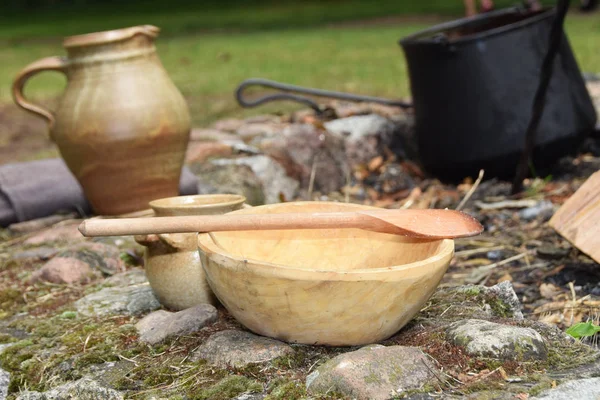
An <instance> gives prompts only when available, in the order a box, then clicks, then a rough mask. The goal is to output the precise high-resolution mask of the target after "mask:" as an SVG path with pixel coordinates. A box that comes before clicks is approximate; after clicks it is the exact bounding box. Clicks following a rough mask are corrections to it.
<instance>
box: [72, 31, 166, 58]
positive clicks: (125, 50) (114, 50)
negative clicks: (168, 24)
mask: <svg viewBox="0 0 600 400" xmlns="http://www.w3.org/2000/svg"><path fill="white" fill-rule="evenodd" d="M158 32H159V29H158V28H157V27H154V26H151V25H143V26H136V27H131V28H125V29H117V30H114V31H105V32H96V33H90V34H85V35H77V36H71V37H68V38H66V39H65V41H64V43H63V44H64V46H65V48H66V50H67V54H68V59H69V62H70V63H71V64H89V63H97V62H102V63H104V62H109V61H113V60H114V61H117V60H118V61H120V60H124V59H128V58H137V57H142V56H149V55H152V54H154V53H155V52H156V48H155V47H154V39H155V38H156V37H157V36H158Z"/></svg>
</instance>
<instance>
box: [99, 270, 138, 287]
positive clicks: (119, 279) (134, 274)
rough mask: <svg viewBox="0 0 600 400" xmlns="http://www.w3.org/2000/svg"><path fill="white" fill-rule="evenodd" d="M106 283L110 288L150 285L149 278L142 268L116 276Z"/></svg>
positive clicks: (108, 279)
mask: <svg viewBox="0 0 600 400" xmlns="http://www.w3.org/2000/svg"><path fill="white" fill-rule="evenodd" d="M104 283H105V284H106V285H108V286H132V285H139V284H141V283H148V278H147V277H146V272H145V271H144V270H143V269H142V268H132V269H129V270H127V271H125V272H119V273H118V274H114V275H113V276H111V277H109V278H107V279H106V280H105V281H104Z"/></svg>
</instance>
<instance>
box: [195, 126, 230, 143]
mask: <svg viewBox="0 0 600 400" xmlns="http://www.w3.org/2000/svg"><path fill="white" fill-rule="evenodd" d="M190 141H191V142H208V141H212V142H241V139H240V138H239V137H238V136H237V135H235V134H232V133H228V132H223V131H220V130H218V129H210V128H209V129H199V128H194V129H192V131H191V132H190Z"/></svg>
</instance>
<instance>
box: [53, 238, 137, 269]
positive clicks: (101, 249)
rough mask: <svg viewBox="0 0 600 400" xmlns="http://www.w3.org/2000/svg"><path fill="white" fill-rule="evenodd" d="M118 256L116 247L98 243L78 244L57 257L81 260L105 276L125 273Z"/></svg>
mask: <svg viewBox="0 0 600 400" xmlns="http://www.w3.org/2000/svg"><path fill="white" fill-rule="evenodd" d="M120 256H121V251H120V250H119V248H118V247H116V246H113V245H110V244H104V243H98V242H84V243H78V244H75V245H73V246H69V247H67V248H66V249H65V250H63V251H61V252H60V253H58V254H57V257H68V258H75V259H77V260H81V261H83V262H85V263H87V264H88V265H89V266H90V267H91V268H93V269H95V270H98V271H100V272H102V273H104V274H106V275H114V274H116V273H117V272H122V271H125V264H124V263H123V260H121V257H120Z"/></svg>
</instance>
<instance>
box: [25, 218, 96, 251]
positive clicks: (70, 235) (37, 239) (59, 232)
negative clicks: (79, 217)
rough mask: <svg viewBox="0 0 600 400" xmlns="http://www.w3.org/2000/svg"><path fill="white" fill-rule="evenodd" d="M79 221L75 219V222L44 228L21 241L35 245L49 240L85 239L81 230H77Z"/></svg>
mask: <svg viewBox="0 0 600 400" xmlns="http://www.w3.org/2000/svg"><path fill="white" fill-rule="evenodd" d="M80 222H81V221H77V223H68V224H65V225H58V226H53V227H51V228H48V229H44V230H43V231H41V232H39V233H36V234H35V235H33V236H31V237H29V238H28V239H27V240H25V241H24V242H23V243H24V244H30V245H31V244H33V245H37V244H44V243H50V242H69V241H83V240H86V238H85V237H84V236H83V235H82V234H81V232H79V230H77V227H78V226H79V223H80Z"/></svg>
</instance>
